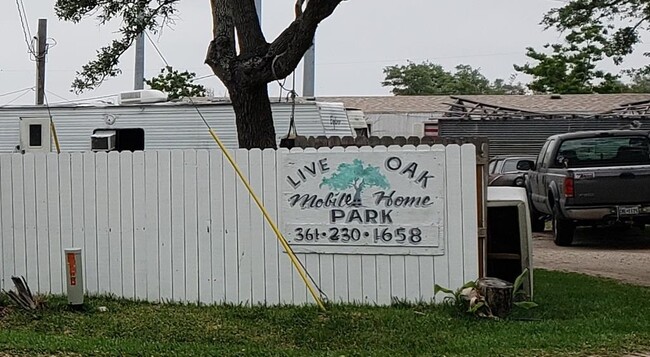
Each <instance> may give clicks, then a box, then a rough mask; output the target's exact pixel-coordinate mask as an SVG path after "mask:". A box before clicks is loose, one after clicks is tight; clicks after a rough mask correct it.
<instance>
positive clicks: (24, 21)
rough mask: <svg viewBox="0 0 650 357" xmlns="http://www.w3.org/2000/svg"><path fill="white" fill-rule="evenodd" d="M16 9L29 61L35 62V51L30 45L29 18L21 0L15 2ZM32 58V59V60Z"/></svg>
mask: <svg viewBox="0 0 650 357" xmlns="http://www.w3.org/2000/svg"><path fill="white" fill-rule="evenodd" d="M16 7H17V8H18V17H19V18H20V27H21V28H22V30H23V36H24V38H25V44H26V45H27V52H28V53H29V54H30V59H31V60H32V61H34V60H36V57H37V56H36V51H35V50H34V45H33V44H32V39H33V37H32V31H31V30H30V28H29V18H28V17H27V13H26V12H25V4H24V3H23V0H16ZM32 56H33V58H32Z"/></svg>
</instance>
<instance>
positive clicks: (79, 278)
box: [65, 248, 84, 306]
mask: <svg viewBox="0 0 650 357" xmlns="http://www.w3.org/2000/svg"><path fill="white" fill-rule="evenodd" d="M65 261H66V264H65V266H66V273H67V275H66V277H67V278H66V281H67V288H68V290H67V291H68V304H70V305H72V306H79V305H83V303H84V280H83V267H82V265H81V248H68V249H65Z"/></svg>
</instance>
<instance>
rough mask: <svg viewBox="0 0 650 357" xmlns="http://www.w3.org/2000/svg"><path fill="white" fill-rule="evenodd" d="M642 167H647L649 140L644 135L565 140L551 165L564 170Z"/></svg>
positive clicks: (649, 162) (649, 149)
mask: <svg viewBox="0 0 650 357" xmlns="http://www.w3.org/2000/svg"><path fill="white" fill-rule="evenodd" d="M646 164H650V140H649V139H648V138H647V137H644V136H612V137H596V138H580V139H570V140H566V141H564V142H563V143H562V145H560V149H559V150H558V152H557V155H556V156H555V160H554V162H553V165H554V166H558V167H568V168H575V167H598V166H616V165H646Z"/></svg>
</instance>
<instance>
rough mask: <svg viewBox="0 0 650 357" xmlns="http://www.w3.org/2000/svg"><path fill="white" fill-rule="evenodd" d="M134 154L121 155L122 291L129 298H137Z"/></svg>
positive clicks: (120, 236)
mask: <svg viewBox="0 0 650 357" xmlns="http://www.w3.org/2000/svg"><path fill="white" fill-rule="evenodd" d="M133 204H134V201H133V154H132V153H131V152H130V151H126V152H123V153H122V154H121V155H120V230H119V241H120V242H121V258H120V261H121V262H122V271H121V276H122V277H121V280H122V291H123V295H124V296H125V297H127V298H131V299H133V298H135V256H134V255H133V254H134V248H133V246H134V241H133V236H134V225H133Z"/></svg>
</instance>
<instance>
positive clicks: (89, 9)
mask: <svg viewBox="0 0 650 357" xmlns="http://www.w3.org/2000/svg"><path fill="white" fill-rule="evenodd" d="M181 1H182V0H56V3H55V11H56V14H57V16H58V17H59V18H60V19H62V20H66V21H72V22H74V23H77V22H80V21H81V20H82V19H84V18H86V17H96V18H97V19H98V20H99V24H100V25H105V24H106V23H108V22H109V21H111V20H117V21H120V23H121V24H122V25H121V27H120V29H119V31H118V34H119V39H116V40H114V41H113V42H112V43H111V44H110V45H108V46H105V47H102V48H101V49H100V50H99V51H98V53H97V58H96V59H95V60H92V61H90V62H89V63H88V64H86V65H84V66H83V67H82V69H81V71H79V72H78V73H77V78H76V79H75V80H74V82H73V84H72V86H73V89H74V90H75V91H77V92H80V91H84V90H87V89H92V88H95V87H97V86H98V85H100V84H101V83H102V81H103V80H104V79H106V78H107V77H112V76H116V75H118V74H119V73H120V70H119V68H118V67H117V65H118V63H119V59H120V57H121V56H122V55H123V54H124V52H125V51H126V50H127V49H128V48H129V47H130V46H131V44H132V43H133V42H134V41H135V39H136V37H137V36H138V35H140V34H141V33H142V32H144V31H149V32H152V33H156V32H157V31H159V30H160V29H161V28H162V26H164V24H165V23H166V22H168V21H169V20H170V17H171V16H173V15H174V14H175V13H176V11H177V6H178V4H179V3H180V2H181ZM341 1H342V0H309V1H306V0H296V4H295V6H294V11H295V18H294V20H293V21H292V22H291V23H289V24H288V26H287V27H286V28H285V29H284V31H282V32H281V33H280V34H279V35H278V36H277V37H276V38H275V39H274V40H273V41H272V42H268V41H267V39H266V37H265V36H264V33H263V32H262V28H261V26H260V22H259V19H258V17H257V11H256V9H255V1H254V0H210V2H209V5H206V6H209V7H206V10H208V11H210V13H211V14H212V20H213V21H212V24H211V25H212V34H213V36H212V40H211V41H210V43H209V44H206V45H207V48H208V50H207V55H206V58H205V63H206V64H207V65H208V66H210V68H211V69H212V71H213V72H214V74H215V75H216V76H217V77H219V79H220V80H221V81H222V82H223V84H224V85H225V86H226V88H227V89H228V93H229V95H230V100H231V102H232V106H233V109H234V111H235V117H236V124H237V133H238V139H239V145H240V146H241V147H243V148H253V147H258V148H274V147H275V146H276V141H275V140H276V139H275V127H274V125H273V116H272V114H271V103H270V101H269V94H268V88H267V84H268V83H270V82H273V81H276V80H280V79H282V78H285V77H287V76H288V75H289V74H291V72H293V71H294V70H295V68H296V67H297V66H298V63H300V60H301V59H302V57H303V55H304V54H305V52H306V51H307V50H308V49H309V47H311V45H312V43H313V40H314V35H315V34H316V28H317V27H318V25H319V24H320V23H321V22H322V21H323V20H325V19H326V18H328V17H329V16H330V15H331V14H332V13H333V12H334V10H335V9H336V8H337V7H338V5H339V3H340V2H341ZM188 2H189V1H188ZM195 2H196V1H195ZM207 26H210V24H206V27H207Z"/></svg>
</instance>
